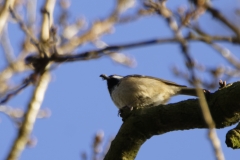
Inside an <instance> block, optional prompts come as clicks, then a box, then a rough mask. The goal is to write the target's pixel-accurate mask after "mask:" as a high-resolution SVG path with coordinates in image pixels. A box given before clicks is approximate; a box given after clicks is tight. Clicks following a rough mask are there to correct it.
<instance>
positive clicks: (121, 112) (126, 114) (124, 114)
mask: <svg viewBox="0 0 240 160" xmlns="http://www.w3.org/2000/svg"><path fill="white" fill-rule="evenodd" d="M132 110H133V107H129V106H124V107H122V108H121V109H119V111H118V116H119V115H120V117H122V121H123V122H124V121H125V120H126V119H127V118H128V117H129V115H130V113H131V111H132Z"/></svg>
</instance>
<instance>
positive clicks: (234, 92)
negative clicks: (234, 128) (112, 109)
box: [105, 82, 240, 160]
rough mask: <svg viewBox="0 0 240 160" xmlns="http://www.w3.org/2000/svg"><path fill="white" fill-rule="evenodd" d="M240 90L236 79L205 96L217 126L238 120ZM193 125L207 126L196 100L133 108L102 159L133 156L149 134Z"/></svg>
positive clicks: (120, 159)
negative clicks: (234, 81)
mask: <svg viewBox="0 0 240 160" xmlns="http://www.w3.org/2000/svg"><path fill="white" fill-rule="evenodd" d="M239 90H240V82H236V83H234V84H232V85H229V86H227V87H226V88H223V89H221V90H218V91H217V92H215V93H213V94H211V95H209V97H208V98H207V99H208V100H207V102H208V106H209V109H210V111H211V114H212V117H213V119H214V121H215V124H216V128H224V127H226V126H230V125H232V124H234V123H237V122H238V121H239V120H240V101H239V96H240V92H239ZM195 128H207V125H206V124H205V121H204V120H203V117H202V113H201V109H200V106H199V101H198V100H197V99H189V100H186V101H182V102H179V103H175V104H168V105H161V106H157V107H150V108H143V109H138V110H136V111H132V113H131V115H130V116H129V117H128V119H127V120H126V121H125V122H124V123H123V124H122V126H121V128H120V130H119V132H118V134H117V136H116V138H115V139H114V140H113V141H112V143H111V147H110V149H109V151H108V153H107V155H106V157H105V160H111V159H115V160H118V159H119V160H122V159H125V160H126V159H128V160H131V159H134V158H135V157H136V155H137V153H138V150H139V149H140V147H141V145H142V144H143V143H144V142H145V141H146V140H147V139H149V138H151V137H152V136H154V135H160V134H164V133H167V132H170V131H177V130H189V129H195Z"/></svg>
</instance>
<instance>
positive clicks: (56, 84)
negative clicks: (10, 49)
mask: <svg viewBox="0 0 240 160" xmlns="http://www.w3.org/2000/svg"><path fill="white" fill-rule="evenodd" d="M38 3H39V6H38V9H39V8H40V7H41V6H42V1H41V2H40V1H39V2H38ZM239 3H240V2H239V1H238V0H232V1H224V0H217V1H216V0H215V1H214V4H216V6H217V7H218V8H219V9H221V10H222V11H223V13H224V14H225V15H227V16H228V17H230V18H231V20H232V21H235V20H236V19H234V17H233V16H231V15H232V14H233V13H231V12H232V8H234V7H236V6H239ZM71 4H72V5H71V7H70V10H71V11H70V13H71V15H70V16H71V19H72V20H73V19H74V18H77V17H80V16H81V17H82V16H84V17H85V18H86V20H87V22H89V25H91V23H92V22H93V21H95V20H97V19H102V18H104V17H106V16H107V15H108V14H109V13H110V12H111V10H112V8H113V6H114V1H113V0H104V1H96V0H84V1H72V2H71ZM180 4H183V5H184V4H185V6H187V5H188V3H187V1H173V0H169V2H168V3H167V5H168V6H169V7H170V8H172V9H175V10H176V7H177V6H179V5H180ZM57 14H59V10H58V9H56V10H55V15H57ZM40 17H41V15H40V11H38V20H39V22H40ZM238 20H239V19H238ZM200 22H201V23H200V25H201V27H203V28H204V29H208V32H209V33H211V34H224V35H226V34H230V32H228V31H227V30H226V28H225V27H219V26H218V24H219V23H218V22H217V21H215V20H214V19H212V17H211V16H207V15H204V16H203V17H201V19H200ZM9 27H10V28H9V34H10V38H11V42H12V43H13V46H14V48H15V49H16V50H15V54H16V55H17V54H18V52H19V48H20V45H19V44H20V42H21V38H22V36H23V34H22V33H21V32H17V31H18V26H17V25H16V24H11V25H9ZM171 36H172V32H171V31H170V30H169V29H168V28H167V25H166V23H165V21H164V20H163V19H162V18H160V17H158V16H152V17H147V18H142V19H139V20H137V21H135V22H134V23H129V24H124V25H116V27H115V30H114V33H113V34H109V35H105V36H103V37H102V40H103V41H105V42H106V43H107V44H109V45H111V44H123V43H128V42H136V41H142V40H149V39H153V38H164V37H171ZM223 45H225V46H226V47H228V48H229V49H230V50H231V51H232V53H235V56H236V57H238V58H240V55H239V47H237V46H232V45H229V44H223ZM94 48H95V47H94V46H93V45H91V44H86V45H85V46H83V47H81V48H79V49H78V51H86V50H88V49H94ZM121 52H122V53H126V54H128V55H131V56H132V57H134V58H135V59H136V61H137V66H136V67H135V68H128V67H125V66H122V65H118V64H116V63H115V62H113V61H112V60H111V59H110V58H108V57H102V58H100V59H96V60H91V61H81V62H74V63H66V64H61V65H59V66H58V67H57V68H56V69H55V70H54V71H52V74H51V75H52V81H51V83H50V84H49V88H48V90H47V93H46V95H45V99H44V102H43V104H42V108H49V109H50V110H51V113H52V115H51V117H49V118H47V119H38V120H37V122H36V124H35V127H34V131H33V134H32V135H33V136H34V137H37V139H38V143H37V145H36V147H34V148H26V149H25V150H24V152H23V153H22V155H21V157H20V160H55V159H56V160H57V159H70V160H77V159H80V153H81V152H83V151H86V152H87V154H88V155H89V156H90V155H91V144H92V141H93V136H94V134H95V133H96V132H97V131H99V130H103V131H104V135H105V140H106V141H107V140H108V139H109V138H111V137H114V136H115V135H116V133H117V132H118V129H119V128H120V126H121V124H122V121H121V118H120V117H118V116H117V113H118V109H117V108H116V107H115V106H114V104H113V103H112V101H111V99H110V96H109V94H108V91H107V87H106V82H105V81H102V80H101V78H100V77H99V75H100V74H102V73H104V74H120V75H128V74H144V75H150V76H156V77H159V78H164V79H167V80H171V81H174V82H176V83H179V84H183V85H189V84H188V83H187V82H186V81H185V80H183V79H180V78H177V77H176V76H174V74H173V73H172V71H171V67H172V66H177V67H178V68H180V69H183V70H185V69H186V68H185V66H184V59H183V57H182V54H181V51H180V49H179V46H178V45H176V44H164V45H153V46H148V47H140V48H134V49H128V50H123V51H121ZM190 52H191V54H192V56H193V57H194V59H195V60H196V61H197V62H199V63H201V64H205V65H207V66H212V67H214V66H219V65H229V64H228V63H227V62H226V61H225V60H224V59H223V58H222V57H221V56H220V54H218V53H217V52H215V51H214V50H213V49H212V48H210V47H208V46H206V45H205V44H203V43H191V44H190ZM0 55H1V57H3V52H2V49H1V50H0ZM4 65H5V64H4V62H3V60H0V67H1V68H3V67H4ZM229 66H230V65H229ZM25 75H26V74H25ZM199 76H200V77H203V78H206V79H207V78H208V77H207V76H208V74H203V73H202V74H199ZM16 79H17V80H16V81H17V82H18V81H19V79H20V78H18V77H16ZM236 80H237V79H232V80H231V81H230V82H234V81H236ZM32 90H33V87H29V88H27V89H26V90H24V91H23V92H21V94H19V95H18V96H17V97H15V98H13V99H12V100H11V101H10V102H9V103H8V104H7V105H9V106H12V107H19V108H25V107H26V106H27V103H28V101H29V99H30V96H29V95H30V94H31V93H32ZM188 98H192V97H187V96H178V97H174V98H172V100H171V101H170V103H173V102H177V101H181V100H184V99H188ZM0 118H1V123H0V142H1V143H0V160H1V159H4V157H6V155H7V153H8V151H9V149H10V146H11V145H12V142H13V140H14V138H15V136H16V134H17V129H16V128H15V126H14V125H13V123H12V121H11V120H9V118H7V117H6V116H5V115H3V114H0ZM233 127H234V126H231V127H228V128H225V129H220V130H217V134H218V136H219V138H220V141H221V145H222V149H223V152H224V154H225V158H226V159H227V160H232V159H236V158H237V157H239V156H240V151H239V150H232V149H231V148H227V147H226V145H225V135H226V133H227V131H228V130H230V129H231V128H233ZM89 158H90V157H89ZM136 159H137V160H146V159H151V160H159V159H163V160H173V159H185V160H192V159H194V160H203V159H206V160H214V159H215V156H214V153H213V149H212V147H211V144H210V142H209V140H208V138H207V130H205V129H194V130H186V131H174V132H170V133H166V134H164V135H160V136H154V137H152V138H151V139H150V140H148V141H147V142H146V143H145V144H144V145H143V146H142V147H141V149H140V151H139V153H138V155H137V158H136Z"/></svg>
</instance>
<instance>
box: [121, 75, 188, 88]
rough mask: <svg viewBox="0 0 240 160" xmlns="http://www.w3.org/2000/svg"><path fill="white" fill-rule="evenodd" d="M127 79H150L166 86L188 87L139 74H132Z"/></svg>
mask: <svg viewBox="0 0 240 160" xmlns="http://www.w3.org/2000/svg"><path fill="white" fill-rule="evenodd" d="M127 77H139V78H150V79H155V80H158V81H161V82H163V83H165V84H168V85H173V86H178V87H187V86H184V85H180V84H177V83H174V82H171V81H168V80H164V79H160V78H156V77H151V76H144V75H139V74H132V75H127V76H125V77H124V78H127Z"/></svg>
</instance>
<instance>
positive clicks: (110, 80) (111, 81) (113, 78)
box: [100, 74, 123, 93]
mask: <svg viewBox="0 0 240 160" xmlns="http://www.w3.org/2000/svg"><path fill="white" fill-rule="evenodd" d="M100 77H102V79H103V80H106V81H107V85H108V90H109V92H110V93H111V92H112V90H113V89H114V87H115V86H117V85H118V84H119V82H120V80H121V79H122V78H123V77H122V76H119V75H110V76H107V75H106V74H101V75H100Z"/></svg>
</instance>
